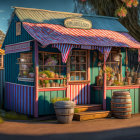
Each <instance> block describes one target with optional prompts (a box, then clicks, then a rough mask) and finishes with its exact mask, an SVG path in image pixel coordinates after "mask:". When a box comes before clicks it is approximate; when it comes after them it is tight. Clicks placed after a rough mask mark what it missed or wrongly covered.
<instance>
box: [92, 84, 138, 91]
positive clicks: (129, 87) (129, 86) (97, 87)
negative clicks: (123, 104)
mask: <svg viewBox="0 0 140 140" xmlns="http://www.w3.org/2000/svg"><path fill="white" fill-rule="evenodd" d="M91 87H92V88H93V89H95V90H102V87H100V86H91ZM135 88H140V86H139V85H126V86H107V87H106V90H111V89H118V90H119V89H135Z"/></svg>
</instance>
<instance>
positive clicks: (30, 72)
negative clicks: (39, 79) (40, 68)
mask: <svg viewBox="0 0 140 140" xmlns="http://www.w3.org/2000/svg"><path fill="white" fill-rule="evenodd" d="M34 76H35V73H34V68H33V67H31V68H30V70H29V77H30V78H34Z"/></svg>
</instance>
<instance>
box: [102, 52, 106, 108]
mask: <svg viewBox="0 0 140 140" xmlns="http://www.w3.org/2000/svg"><path fill="white" fill-rule="evenodd" d="M103 69H104V84H103V110H106V72H105V69H106V61H105V54H104V66H103Z"/></svg>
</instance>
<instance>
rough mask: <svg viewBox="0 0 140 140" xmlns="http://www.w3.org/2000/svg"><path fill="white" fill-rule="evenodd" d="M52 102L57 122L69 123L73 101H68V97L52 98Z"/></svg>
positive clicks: (71, 117) (71, 116)
mask: <svg viewBox="0 0 140 140" xmlns="http://www.w3.org/2000/svg"><path fill="white" fill-rule="evenodd" d="M51 101H52V103H53V104H54V109H55V113H56V116H57V121H58V122H59V123H63V124H67V123H71V122H72V119H73V115H74V106H75V103H74V102H73V101H70V100H69V98H60V97H58V98H53V99H52V100H51Z"/></svg>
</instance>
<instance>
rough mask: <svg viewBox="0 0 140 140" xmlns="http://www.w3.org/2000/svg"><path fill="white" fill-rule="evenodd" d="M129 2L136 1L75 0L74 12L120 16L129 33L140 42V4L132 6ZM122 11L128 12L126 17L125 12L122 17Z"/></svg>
mask: <svg viewBox="0 0 140 140" xmlns="http://www.w3.org/2000/svg"><path fill="white" fill-rule="evenodd" d="M129 1H131V2H134V1H135V0H74V3H75V11H74V12H78V13H85V14H97V15H102V16H113V17H114V16H118V18H119V21H120V22H121V23H122V24H123V25H124V26H125V27H126V28H127V29H128V31H129V33H130V34H131V35H132V36H133V37H134V38H135V39H136V40H138V41H140V4H139V3H136V5H133V3H131V5H130V3H128V2H129ZM136 1H137V0H136ZM136 1H135V2H136ZM125 2H127V3H125ZM137 2H138V1H137ZM137 5H138V6H137ZM136 6H137V7H136ZM124 8H125V9H124ZM121 10H122V11H123V10H127V11H125V12H126V16H125V15H124V13H125V12H124V11H123V12H124V13H122V15H119V14H118V13H119V12H120V11H121ZM120 13H121V12H120Z"/></svg>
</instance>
